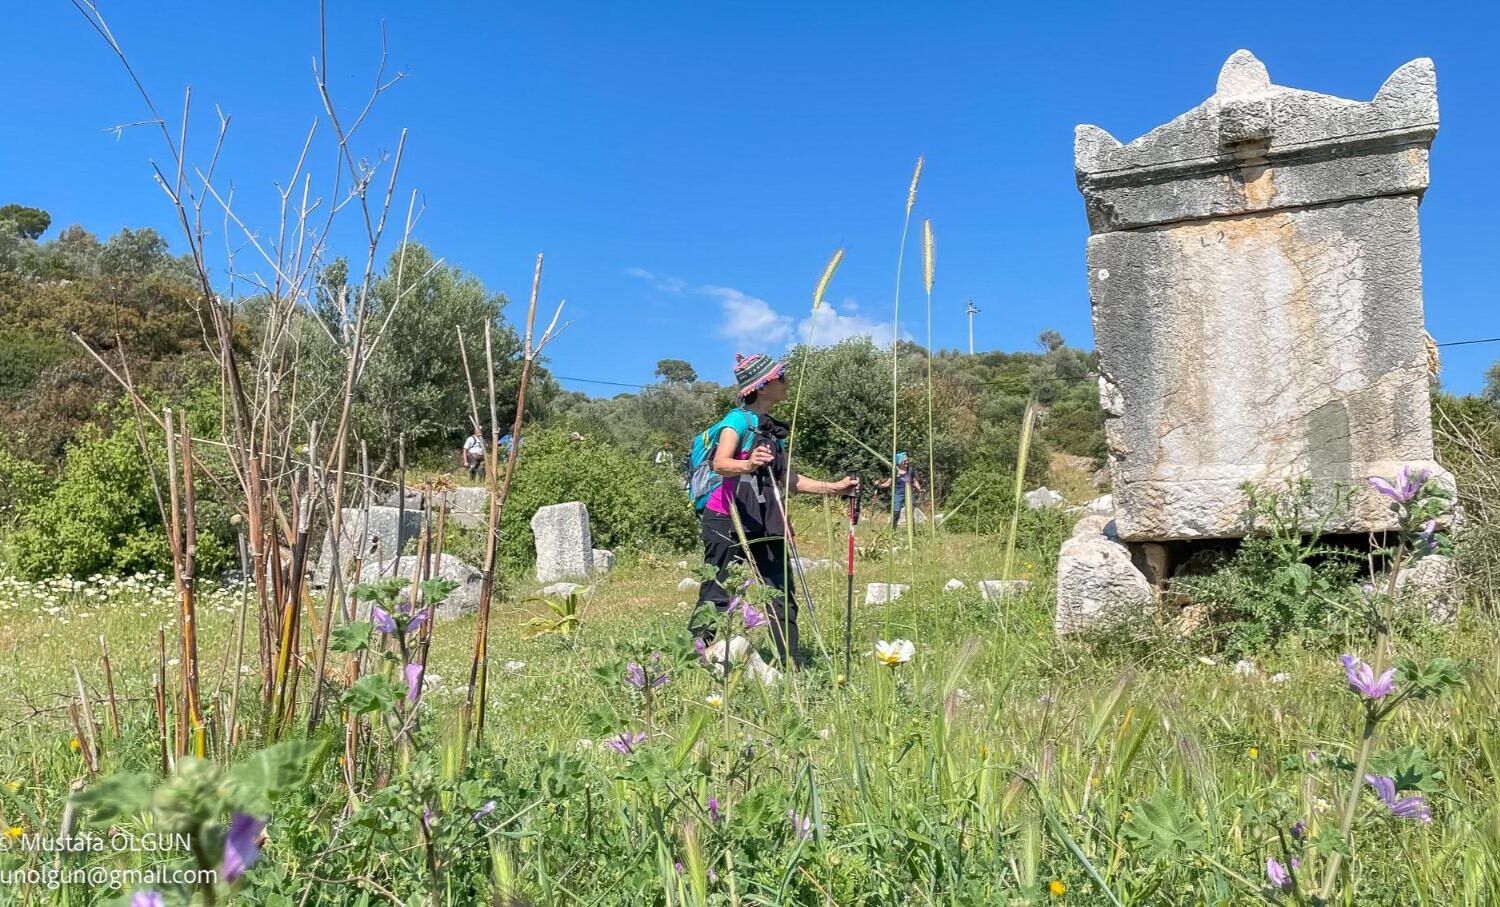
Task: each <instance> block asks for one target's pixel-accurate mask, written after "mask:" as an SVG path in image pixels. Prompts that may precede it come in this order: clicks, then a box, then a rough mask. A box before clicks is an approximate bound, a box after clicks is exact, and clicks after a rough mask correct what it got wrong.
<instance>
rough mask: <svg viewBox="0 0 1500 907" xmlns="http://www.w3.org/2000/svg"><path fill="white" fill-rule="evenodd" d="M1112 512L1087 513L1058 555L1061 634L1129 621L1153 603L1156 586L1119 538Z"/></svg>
mask: <svg viewBox="0 0 1500 907" xmlns="http://www.w3.org/2000/svg"><path fill="white" fill-rule="evenodd" d="M1114 526H1115V523H1114V520H1112V519H1110V517H1109V516H1108V515H1104V514H1098V515H1089V516H1085V517H1084V518H1083V519H1081V520H1079V521H1078V525H1077V526H1075V527H1074V528H1073V535H1072V537H1071V538H1069V539H1068V540H1067V541H1065V542H1063V544H1062V550H1061V551H1060V552H1059V554H1058V559H1057V611H1056V612H1055V614H1054V615H1053V621H1052V626H1053V630H1054V631H1055V632H1056V633H1057V635H1059V636H1065V635H1068V634H1071V633H1081V632H1084V631H1087V630H1090V629H1094V628H1097V627H1104V626H1108V625H1110V624H1112V623H1116V622H1118V621H1121V620H1126V619H1129V618H1130V617H1131V616H1133V615H1135V614H1137V613H1139V612H1140V611H1141V610H1142V609H1144V608H1146V607H1148V606H1149V605H1150V604H1151V601H1152V595H1151V584H1150V583H1148V582H1147V581H1146V577H1145V576H1144V575H1143V574H1142V573H1141V571H1140V570H1137V569H1136V566H1135V564H1134V563H1132V562H1131V559H1130V549H1129V548H1127V547H1126V546H1125V544H1124V543H1123V542H1121V541H1120V540H1119V538H1118V537H1116V535H1115V533H1114Z"/></svg>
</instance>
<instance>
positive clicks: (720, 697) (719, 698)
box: [703, 693, 724, 709]
mask: <svg viewBox="0 0 1500 907" xmlns="http://www.w3.org/2000/svg"><path fill="white" fill-rule="evenodd" d="M703 702H704V703H705V704H707V705H708V707H709V708H711V709H719V708H723V707H724V694H722V693H709V694H708V695H707V696H704V697H703Z"/></svg>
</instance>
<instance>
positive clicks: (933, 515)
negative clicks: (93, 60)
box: [907, 218, 937, 544]
mask: <svg viewBox="0 0 1500 907" xmlns="http://www.w3.org/2000/svg"><path fill="white" fill-rule="evenodd" d="M936 267H937V247H936V244H935V243H934V242H933V239H932V218H928V219H927V220H924V221H923V222H922V286H923V288H924V289H926V291H927V500H928V505H927V511H928V512H927V528H928V532H929V533H931V536H932V540H933V541H936V540H937V457H936V456H935V455H934V449H935V448H934V438H933V430H932V425H933V422H932V279H933V272H934V270H935V269H936ZM913 501H915V498H913ZM913 506H914V507H915V505H913ZM907 544H911V540H910V538H908V540H907Z"/></svg>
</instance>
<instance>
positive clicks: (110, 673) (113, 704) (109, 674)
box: [75, 634, 120, 737]
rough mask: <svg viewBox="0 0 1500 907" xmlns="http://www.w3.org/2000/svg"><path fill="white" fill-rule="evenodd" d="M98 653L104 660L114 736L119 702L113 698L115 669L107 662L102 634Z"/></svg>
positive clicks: (117, 727)
mask: <svg viewBox="0 0 1500 907" xmlns="http://www.w3.org/2000/svg"><path fill="white" fill-rule="evenodd" d="M99 655H100V656H101V658H102V660H103V662H104V693H105V695H106V696H108V697H109V726H110V729H111V730H113V731H114V734H115V736H116V737H119V736H120V703H119V700H117V699H116V698H115V671H114V668H113V667H112V666H111V665H110V663H109V645H108V644H106V643H105V641H104V636H103V635H102V634H101V635H100V637H99ZM75 670H76V669H75Z"/></svg>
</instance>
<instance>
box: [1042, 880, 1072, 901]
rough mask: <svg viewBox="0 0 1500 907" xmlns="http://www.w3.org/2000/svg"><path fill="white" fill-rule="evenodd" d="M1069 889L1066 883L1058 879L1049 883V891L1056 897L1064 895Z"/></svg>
mask: <svg viewBox="0 0 1500 907" xmlns="http://www.w3.org/2000/svg"><path fill="white" fill-rule="evenodd" d="M1067 890H1068V886H1066V885H1064V884H1063V883H1062V882H1061V881H1060V880H1058V879H1053V880H1052V881H1050V882H1048V883H1047V893H1048V894H1050V895H1052V896H1053V897H1055V898H1060V897H1062V896H1063V894H1064V892H1066V891H1067Z"/></svg>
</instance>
